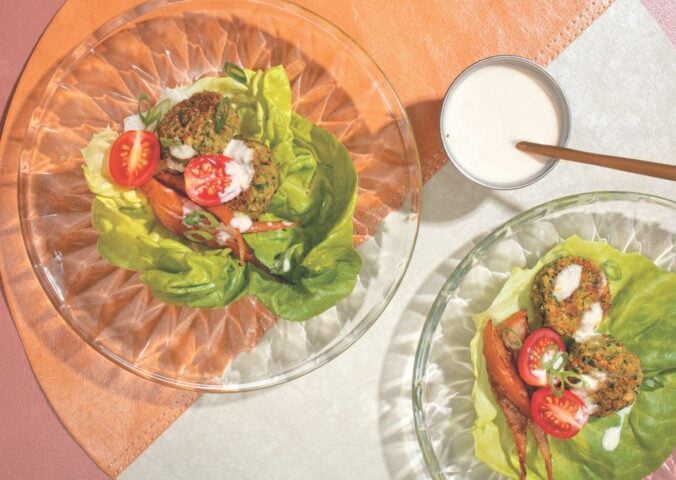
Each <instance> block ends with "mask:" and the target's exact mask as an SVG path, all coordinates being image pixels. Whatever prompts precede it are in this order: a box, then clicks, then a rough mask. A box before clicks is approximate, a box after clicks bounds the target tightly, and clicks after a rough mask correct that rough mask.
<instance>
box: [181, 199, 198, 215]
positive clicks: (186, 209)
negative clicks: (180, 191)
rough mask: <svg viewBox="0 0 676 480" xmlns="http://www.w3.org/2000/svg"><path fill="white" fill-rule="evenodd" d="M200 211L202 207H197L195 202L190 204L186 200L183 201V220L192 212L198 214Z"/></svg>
mask: <svg viewBox="0 0 676 480" xmlns="http://www.w3.org/2000/svg"><path fill="white" fill-rule="evenodd" d="M200 210H202V207H200V206H199V205H197V204H196V203H195V202H192V201H190V200H188V199H185V198H184V199H183V218H185V217H187V216H188V215H190V214H191V213H193V212H198V211H200Z"/></svg>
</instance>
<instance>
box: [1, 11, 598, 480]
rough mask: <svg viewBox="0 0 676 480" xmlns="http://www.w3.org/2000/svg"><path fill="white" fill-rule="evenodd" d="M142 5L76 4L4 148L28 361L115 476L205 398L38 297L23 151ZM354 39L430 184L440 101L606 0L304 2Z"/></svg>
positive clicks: (15, 105)
mask: <svg viewBox="0 0 676 480" xmlns="http://www.w3.org/2000/svg"><path fill="white" fill-rule="evenodd" d="M139 3H141V2H140V1H138V0H118V1H116V2H90V1H86V0H69V1H67V2H66V4H65V5H64V7H63V8H62V9H61V10H60V11H59V13H58V14H57V15H56V17H55V18H54V20H53V21H52V23H51V24H50V26H49V27H48V28H47V30H46V31H45V33H44V35H43V37H42V38H41V40H40V42H39V43H38V45H37V47H36V49H35V51H34V53H33V55H32V57H31V59H30V61H29V62H28V64H27V66H26V69H25V71H24V73H23V75H22V78H21V80H20V82H19V84H18V85H17V88H16V92H15V95H14V98H13V100H12V104H11V106H10V109H9V111H8V115H7V118H6V123H5V127H4V131H3V135H2V139H1V141H0V158H1V159H2V160H1V163H0V191H2V198H3V202H0V232H1V234H2V238H3V242H0V253H1V256H0V258H1V260H0V271H1V272H2V277H3V282H4V283H5V286H6V292H5V293H6V296H7V301H8V304H9V306H10V309H11V311H12V315H13V318H14V321H15V323H16V326H17V329H18V330H19V334H20V336H21V339H22V341H23V344H24V347H25V349H26V352H27V355H28V358H29V359H30V362H31V365H32V367H33V370H34V372H35V375H36V377H37V379H38V381H39V382H40V384H41V386H42V388H43V390H44V392H45V395H46V396H47V398H48V399H49V401H50V403H51V405H52V407H53V408H54V410H55V411H56V413H57V414H58V416H59V418H60V419H61V420H62V422H63V423H64V425H65V426H66V427H67V428H68V430H69V431H70V432H71V434H72V435H73V437H74V438H75V439H76V440H77V442H78V443H79V444H80V445H81V446H82V447H83V448H84V449H85V450H86V451H87V452H88V453H89V455H91V457H92V458H93V459H94V460H95V461H96V463H97V464H98V465H99V466H100V467H101V468H102V469H103V470H104V471H105V472H106V473H108V474H109V475H111V476H115V475H117V474H119V473H120V472H121V471H122V470H124V468H125V467H126V466H127V465H129V463H131V461H133V459H134V458H136V456H137V455H138V454H139V453H141V452H142V451H143V450H144V449H145V448H146V447H147V446H148V445H149V444H150V443H151V442H152V441H153V440H154V439H155V438H157V436H158V435H160V434H161V433H162V432H163V431H164V430H165V429H166V428H167V426H168V425H169V424H170V423H171V422H172V421H173V420H174V419H176V418H177V417H178V416H179V415H180V414H181V413H182V412H183V411H184V410H185V409H186V408H188V407H189V406H190V405H191V404H192V403H193V402H194V401H195V400H196V399H197V397H198V395H197V394H195V393H191V392H183V391H177V390H173V389H171V388H168V387H163V386H159V385H156V384H153V383H151V382H149V381H146V380H143V379H141V378H138V377H136V376H134V375H133V374H131V373H128V372H126V371H124V370H122V369H121V368H118V367H116V366H114V365H113V364H112V363H111V362H109V361H107V360H106V359H104V358H103V357H101V356H100V355H99V354H98V353H96V352H94V351H93V350H92V349H91V348H89V347H87V345H86V344H84V342H83V341H82V340H80V338H79V337H78V336H77V335H76V334H75V333H73V331H72V330H71V329H70V328H69V327H68V326H67V325H66V324H65V322H64V321H63V320H62V319H61V318H60V317H59V316H58V314H57V313H56V311H55V310H54V308H53V307H52V305H51V304H50V303H49V301H48V300H47V297H46V296H45V295H44V294H43V293H42V291H41V289H40V286H39V284H38V282H37V279H36V278H35V275H34V273H33V271H32V269H31V267H30V263H29V259H28V257H27V255H26V253H25V249H24V246H23V241H22V239H21V233H20V229H19V224H18V207H17V204H16V178H17V168H18V161H19V151H20V145H21V142H22V138H23V133H24V132H25V130H26V126H27V124H28V120H29V118H30V115H31V113H32V111H33V109H34V107H35V105H36V104H37V96H38V95H39V93H40V92H41V90H42V88H43V86H44V82H45V80H46V79H47V78H49V77H50V76H51V74H52V68H53V65H54V64H55V63H57V62H55V59H59V58H61V57H63V56H64V55H66V54H67V53H68V52H69V51H70V50H71V49H72V48H74V47H75V46H76V45H77V44H78V43H79V42H80V41H82V40H83V39H84V38H85V37H86V36H87V35H88V34H89V33H90V32H92V31H93V30H94V29H96V28H97V27H99V26H100V25H101V24H103V23H104V22H105V21H107V20H108V19H110V18H112V17H113V16H115V15H117V14H118V13H120V12H122V11H124V10H126V9H127V8H129V7H132V6H134V5H136V4H139ZM299 3H300V4H302V5H303V6H306V7H307V8H309V9H311V10H313V11H315V12H317V13H319V14H320V15H322V16H324V17H326V18H328V19H329V20H331V21H332V22H333V23H335V24H336V25H338V26H339V27H340V28H342V29H343V30H345V31H346V32H347V33H348V34H349V35H350V36H352V37H353V38H354V39H355V40H356V41H357V42H358V43H359V44H360V45H362V46H363V47H364V49H365V50H366V51H367V52H369V53H370V54H371V55H372V56H373V57H374V58H375V60H376V61H377V62H378V63H379V65H380V66H381V67H382V68H383V70H384V71H385V74H386V75H387V76H388V77H389V78H390V80H391V81H392V83H393V85H394V88H395V89H396V91H397V92H398V93H399V95H400V97H401V99H402V101H403V103H404V104H405V105H406V107H407V111H408V114H409V117H410V119H411V122H412V124H413V129H414V132H415V134H416V138H417V142H418V148H419V151H420V155H421V163H422V170H423V175H424V178H425V179H429V178H430V177H431V176H432V175H434V173H435V172H436V171H438V169H439V168H441V166H442V165H443V164H444V163H445V162H446V157H445V155H444V154H443V151H442V148H441V143H440V139H439V136H438V118H439V111H440V107H441V99H442V97H443V94H444V93H445V91H446V88H447V87H448V85H449V83H450V82H451V80H452V79H453V78H454V77H455V76H456V75H457V74H458V73H459V72H460V71H461V70H462V69H463V68H464V67H465V66H467V65H468V64H470V63H472V62H473V61H475V60H477V59H479V58H482V57H485V56H488V55H493V54H498V53H511V54H518V55H523V56H525V57H529V58H531V59H534V60H535V61H537V62H539V63H541V64H547V63H548V62H549V61H550V60H551V59H553V58H554V57H556V55H558V53H559V52H560V51H561V50H562V49H563V48H565V47H566V46H567V45H568V44H569V43H570V42H571V41H572V40H573V39H574V38H575V37H576V36H577V35H579V34H580V33H581V32H582V31H583V30H584V29H585V28H586V27H587V26H588V25H589V24H590V23H591V22H592V21H593V19H594V18H596V17H597V16H598V15H599V14H600V13H601V12H603V10H605V8H607V6H608V5H609V4H610V0H600V1H599V0H575V1H568V2H541V1H539V0H522V1H507V0H505V1H494V0H493V1H492V0H479V1H475V2H466V1H464V0H424V1H421V2H415V3H412V2H409V3H400V4H397V5H396V7H393V4H392V2H389V1H387V0H370V1H363V2H353V1H349V0H336V1H333V2H325V1H322V0H303V1H300V2H299Z"/></svg>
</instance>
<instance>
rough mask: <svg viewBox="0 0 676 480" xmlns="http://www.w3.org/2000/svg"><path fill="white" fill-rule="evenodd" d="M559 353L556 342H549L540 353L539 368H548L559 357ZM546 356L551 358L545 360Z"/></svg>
mask: <svg viewBox="0 0 676 480" xmlns="http://www.w3.org/2000/svg"><path fill="white" fill-rule="evenodd" d="M560 353H561V352H560V351H559V346H558V345H557V344H555V343H550V344H549V345H547V348H545V351H544V352H542V355H540V368H542V369H543V370H550V369H551V368H552V367H553V366H554V364H555V363H556V360H557V359H558V358H559V354H560ZM547 357H551V358H549V359H548V360H545V358H547Z"/></svg>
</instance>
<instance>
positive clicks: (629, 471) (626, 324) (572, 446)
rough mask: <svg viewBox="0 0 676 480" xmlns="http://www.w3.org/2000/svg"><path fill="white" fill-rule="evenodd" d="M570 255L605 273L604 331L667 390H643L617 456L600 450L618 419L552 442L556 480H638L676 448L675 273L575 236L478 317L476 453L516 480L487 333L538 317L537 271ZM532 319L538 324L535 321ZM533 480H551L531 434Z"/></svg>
mask: <svg viewBox="0 0 676 480" xmlns="http://www.w3.org/2000/svg"><path fill="white" fill-rule="evenodd" d="M565 255H577V256H581V257H586V258H589V259H591V260H593V261H594V262H596V263H597V264H599V265H602V266H603V267H605V268H606V269H610V271H611V272H612V275H609V277H610V276H612V277H613V279H612V280H609V282H610V292H611V299H612V307H611V309H610V311H609V312H608V315H607V317H606V318H605V319H604V321H603V322H602V323H601V324H600V325H599V327H598V331H600V332H601V333H607V334H610V335H614V336H616V337H617V338H619V339H620V340H622V342H623V343H624V344H625V345H626V346H627V348H628V349H630V350H631V351H632V352H634V353H635V354H636V355H638V356H639V358H640V359H641V365H642V369H643V372H644V376H645V377H646V378H650V379H657V381H658V382H659V383H661V385H662V387H661V388H657V389H654V390H653V389H650V388H646V386H645V382H644V384H643V385H642V386H641V389H640V391H639V395H638V398H637V400H636V402H635V403H634V405H633V407H632V408H631V410H630V413H629V415H628V417H627V418H626V420H625V422H624V426H623V427H622V430H621V435H620V443H619V445H618V447H617V448H616V449H615V450H614V451H607V450H605V449H604V448H603V447H602V439H603V434H604V432H605V431H606V429H607V428H609V427H613V426H618V425H619V424H620V419H619V416H618V415H617V414H616V415H611V416H609V417H604V418H597V417H591V420H590V421H589V423H588V424H587V425H585V426H584V427H583V428H582V430H581V431H580V433H578V435H576V436H575V437H573V438H572V439H570V440H560V439H555V438H553V437H550V447H551V451H552V462H553V467H554V478H556V479H579V478H585V479H610V478H612V479H619V480H623V479H627V480H628V479H640V478H643V477H644V476H645V475H647V474H649V473H651V472H652V471H654V470H655V469H657V468H658V467H659V466H660V465H661V464H662V463H663V462H664V460H665V459H666V458H667V457H668V456H669V455H670V454H671V452H672V451H673V450H674V448H675V447H676V349H674V340H675V338H674V332H676V274H673V273H669V272H666V271H664V270H661V269H659V268H657V267H656V266H655V265H654V264H653V263H652V262H651V261H650V260H648V259H647V258H645V257H643V256H641V255H638V254H625V253H622V252H619V251H617V250H615V249H613V248H612V247H610V246H609V245H607V244H606V243H603V242H587V241H583V240H581V239H580V238H578V237H571V238H569V239H568V240H566V241H565V242H564V243H562V244H560V245H558V246H556V247H554V248H553V249H552V250H550V251H549V252H548V253H547V254H546V255H545V256H544V257H543V258H542V259H541V260H540V261H539V262H538V263H537V265H535V266H534V267H533V268H532V269H528V270H522V269H514V270H513V271H512V273H511V276H510V278H509V279H508V280H507V282H506V283H505V285H504V286H503V288H502V290H501V291H500V293H499V294H498V296H497V297H496V299H495V301H494V302H493V304H492V305H491V306H490V307H489V308H488V310H487V311H486V312H484V313H481V314H479V315H477V316H475V318H474V320H475V323H476V327H477V333H476V335H475V337H474V339H473V340H472V342H471V344H470V350H471V356H472V362H473V364H474V374H475V377H476V382H475V384H474V389H473V392H472V399H473V401H474V408H475V412H476V420H475V423H474V428H473V435H474V445H475V453H476V455H477V457H478V458H479V459H480V460H482V461H483V462H484V463H486V464H487V465H488V466H489V467H490V468H492V469H493V470H495V471H496V472H499V473H501V474H503V475H505V476H507V477H511V478H518V476H519V464H518V460H517V457H516V453H515V450H514V441H513V439H512V436H511V433H510V431H509V428H508V427H507V424H506V423H505V419H504V417H503V415H502V412H501V411H500V410H499V408H498V406H497V404H496V403H495V399H494V397H493V393H492V391H491V389H490V386H489V384H488V377H487V374H486V366H485V362H484V358H483V354H482V350H483V344H482V340H481V332H483V327H484V326H485V324H486V322H487V320H488V319H489V318H492V319H493V320H494V321H495V322H498V323H499V322H500V321H502V320H504V319H505V318H506V317H507V316H509V314H510V313H513V312H514V311H516V310H518V309H524V308H525V309H527V310H528V311H529V313H531V314H532V306H531V304H530V298H529V297H530V293H529V292H530V288H531V286H532V282H533V279H534V277H535V275H536V273H537V272H538V270H539V269H540V268H541V267H542V266H543V265H545V264H547V263H549V262H550V261H552V260H554V259H555V258H558V257H562V256H565ZM529 318H534V317H533V316H532V315H529ZM528 470H529V471H528V478H543V479H544V478H547V476H546V472H545V469H544V464H543V462H542V459H541V455H540V454H539V452H538V451H537V447H536V444H535V442H534V440H533V439H532V438H531V436H530V434H529V441H528Z"/></svg>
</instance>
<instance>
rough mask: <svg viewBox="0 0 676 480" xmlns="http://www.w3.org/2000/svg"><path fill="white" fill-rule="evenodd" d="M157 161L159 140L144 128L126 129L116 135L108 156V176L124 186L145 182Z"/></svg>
mask: <svg viewBox="0 0 676 480" xmlns="http://www.w3.org/2000/svg"><path fill="white" fill-rule="evenodd" d="M159 163H160V141H159V140H158V138H157V137H156V136H155V135H154V134H153V133H151V132H148V131H145V130H128V131H126V132H124V133H123V134H122V135H120V136H119V137H117V139H115V142H113V146H112V147H111V149H110V155H109V157H108V169H109V170H110V176H111V177H113V180H114V181H115V183H118V184H120V185H123V186H125V187H137V186H139V185H143V184H144V183H146V182H147V181H148V180H150V178H151V177H152V176H153V174H154V173H155V170H156V169H157V165H158V164H159Z"/></svg>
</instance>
